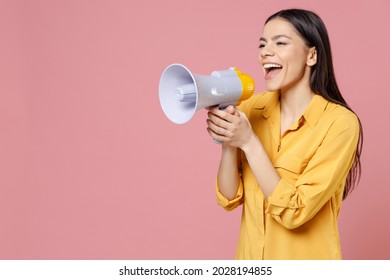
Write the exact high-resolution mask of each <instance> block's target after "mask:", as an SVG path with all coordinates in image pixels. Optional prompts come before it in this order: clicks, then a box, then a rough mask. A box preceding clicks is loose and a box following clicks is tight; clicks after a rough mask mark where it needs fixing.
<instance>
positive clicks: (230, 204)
mask: <svg viewBox="0 0 390 280" xmlns="http://www.w3.org/2000/svg"><path fill="white" fill-rule="evenodd" d="M215 187H216V192H217V203H218V205H219V206H221V207H223V208H225V210H227V211H232V210H234V209H235V208H237V207H238V206H240V205H241V204H242V201H243V197H244V188H243V185H242V181H241V180H240V184H239V186H238V189H237V194H236V196H235V198H233V199H231V200H229V199H227V198H226V197H225V196H224V195H223V194H222V193H221V192H220V190H219V187H218V180H216V182H215Z"/></svg>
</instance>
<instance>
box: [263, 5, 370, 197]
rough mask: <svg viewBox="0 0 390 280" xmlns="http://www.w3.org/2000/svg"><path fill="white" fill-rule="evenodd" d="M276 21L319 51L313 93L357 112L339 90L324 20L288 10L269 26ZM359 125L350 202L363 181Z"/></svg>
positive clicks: (349, 178)
mask: <svg viewBox="0 0 390 280" xmlns="http://www.w3.org/2000/svg"><path fill="white" fill-rule="evenodd" d="M275 18H282V19H285V20H287V21H288V22H290V23H291V24H292V25H293V26H294V28H295V29H296V31H297V32H298V34H299V35H300V36H301V37H302V39H303V40H304V41H305V43H306V45H307V46H308V47H309V48H311V47H315V49H316V52H317V63H316V64H315V65H314V66H312V68H311V73H310V87H311V90H312V91H313V92H315V93H317V94H319V95H321V96H322V97H324V98H325V99H327V100H329V101H331V102H334V103H336V104H340V105H342V106H344V107H346V108H348V109H349V110H350V111H352V112H353V110H352V109H351V107H350V106H349V105H348V104H347V102H346V101H345V99H344V98H343V96H342V95H341V92H340V90H339V87H338V86H337V82H336V77H335V74H334V70H333V62H332V53H331V49H330V42H329V36H328V32H327V30H326V27H325V24H324V22H323V21H322V20H321V18H320V17H319V16H318V15H317V14H315V13H314V12H312V11H307V10H302V9H287V10H282V11H279V12H277V13H275V14H273V15H271V16H270V17H269V18H268V19H267V20H266V22H265V23H267V22H269V21H271V20H272V19H275ZM355 115H356V114H355ZM358 121H359V126H360V131H359V140H358V144H357V150H356V153H355V158H354V161H353V164H352V167H351V170H350V171H349V173H348V176H347V179H346V182H345V187H344V193H343V199H345V198H347V196H348V195H349V194H350V193H351V192H352V190H353V189H354V187H355V186H356V185H357V184H358V182H359V180H360V177H361V170H362V168H361V162H360V156H361V153H362V148H363V128H362V124H361V122H360V119H359V117H358Z"/></svg>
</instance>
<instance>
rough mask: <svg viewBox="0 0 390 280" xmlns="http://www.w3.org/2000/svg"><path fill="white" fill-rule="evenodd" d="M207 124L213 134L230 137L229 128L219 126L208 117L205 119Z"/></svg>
mask: <svg viewBox="0 0 390 280" xmlns="http://www.w3.org/2000/svg"><path fill="white" fill-rule="evenodd" d="M207 126H208V128H209V129H211V130H212V131H213V132H214V133H215V134H218V135H220V136H227V137H231V134H232V133H231V132H230V130H229V129H227V128H224V127H222V126H219V125H217V124H215V123H213V122H212V121H211V120H210V119H208V120H207Z"/></svg>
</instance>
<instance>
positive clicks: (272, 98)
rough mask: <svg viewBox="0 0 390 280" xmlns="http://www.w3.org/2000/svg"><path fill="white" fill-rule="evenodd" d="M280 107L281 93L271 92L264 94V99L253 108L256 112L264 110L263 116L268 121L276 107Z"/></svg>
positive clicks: (258, 101)
mask: <svg viewBox="0 0 390 280" xmlns="http://www.w3.org/2000/svg"><path fill="white" fill-rule="evenodd" d="M276 106H279V93H278V92H277V91H270V92H265V93H264V99H259V100H257V102H256V103H255V104H254V106H253V108H254V109H256V110H262V111H263V116H264V117H265V118H266V119H268V118H269V117H270V116H271V115H272V112H273V111H274V109H275V107H276Z"/></svg>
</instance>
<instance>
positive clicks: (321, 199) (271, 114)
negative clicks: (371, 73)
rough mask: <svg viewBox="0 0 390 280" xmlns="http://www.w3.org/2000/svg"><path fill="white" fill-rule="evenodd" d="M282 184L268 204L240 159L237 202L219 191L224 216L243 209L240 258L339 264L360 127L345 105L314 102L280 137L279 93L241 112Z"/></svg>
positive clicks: (318, 99) (264, 96) (247, 105)
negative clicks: (347, 186)
mask: <svg viewBox="0 0 390 280" xmlns="http://www.w3.org/2000/svg"><path fill="white" fill-rule="evenodd" d="M240 110H242V111H243V112H245V114H246V116H247V117H248V119H249V120H250V122H251V124H252V129H253V130H254V132H255V133H256V134H257V136H258V137H259V139H260V141H261V143H262V145H263V146H264V148H265V150H266V152H267V154H268V156H269V158H270V159H271V161H272V163H273V165H274V167H275V169H276V170H277V172H278V173H279V175H280V177H281V180H280V181H279V183H278V185H277V186H276V188H275V190H274V192H273V193H272V194H271V195H270V196H269V197H267V198H265V197H264V195H263V192H262V191H261V186H259V185H258V183H257V181H256V178H255V176H254V175H253V173H252V171H251V169H250V166H249V164H248V161H247V160H246V158H245V154H244V153H243V152H240V153H239V154H240V165H239V166H240V168H239V169H240V174H241V181H240V185H239V188H238V192H237V195H236V198H235V199H233V200H230V201H229V200H228V199H226V198H225V197H224V196H223V195H222V194H221V193H220V192H219V189H218V182H217V184H216V189H217V201H218V204H219V205H221V206H222V207H224V208H225V209H226V210H229V211H230V210H233V209H235V208H236V207H238V206H239V205H242V220H241V226H240V238H239V242H238V248H237V253H236V258H237V259H284V260H288V259H341V250H340V238H339V231H338V224H337V220H338V217H339V213H340V206H341V202H342V195H343V190H344V185H345V180H346V176H347V174H348V172H349V170H350V168H351V166H352V163H353V159H354V155H355V151H356V147H357V141H358V137H359V123H358V119H357V117H356V115H355V114H353V113H352V112H351V111H349V110H348V109H346V108H345V107H343V106H340V105H336V104H334V103H332V102H329V101H327V100H326V99H324V98H323V97H322V96H320V95H315V96H314V97H313V98H312V100H311V102H310V104H309V106H308V107H307V109H306V111H305V113H304V114H303V115H302V116H301V118H300V119H299V120H298V121H297V122H296V123H295V124H293V125H292V126H291V127H290V129H289V130H287V131H286V132H285V133H284V134H283V135H282V136H280V104H279V94H278V93H276V92H266V93H264V94H256V95H254V96H253V97H251V98H250V99H249V100H247V101H244V102H243V103H241V105H240Z"/></svg>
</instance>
